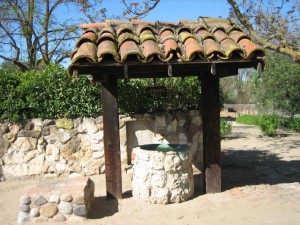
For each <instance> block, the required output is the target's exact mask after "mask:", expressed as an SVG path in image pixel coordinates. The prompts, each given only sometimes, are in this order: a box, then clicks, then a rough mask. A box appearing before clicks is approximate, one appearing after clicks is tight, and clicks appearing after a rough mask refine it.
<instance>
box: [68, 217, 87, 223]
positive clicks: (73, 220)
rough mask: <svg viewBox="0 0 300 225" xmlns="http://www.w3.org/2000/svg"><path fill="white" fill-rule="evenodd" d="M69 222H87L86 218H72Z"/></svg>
mask: <svg viewBox="0 0 300 225" xmlns="http://www.w3.org/2000/svg"><path fill="white" fill-rule="evenodd" d="M68 221H69V222H71V223H72V222H75V223H76V222H77V223H78V222H84V221H86V218H85V217H81V216H70V217H69V219H68Z"/></svg>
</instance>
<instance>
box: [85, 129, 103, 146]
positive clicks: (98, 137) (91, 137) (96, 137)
mask: <svg viewBox="0 0 300 225" xmlns="http://www.w3.org/2000/svg"><path fill="white" fill-rule="evenodd" d="M88 137H89V140H90V142H91V143H92V144H99V143H100V141H101V140H102V139H103V132H97V133H95V134H89V135H88Z"/></svg>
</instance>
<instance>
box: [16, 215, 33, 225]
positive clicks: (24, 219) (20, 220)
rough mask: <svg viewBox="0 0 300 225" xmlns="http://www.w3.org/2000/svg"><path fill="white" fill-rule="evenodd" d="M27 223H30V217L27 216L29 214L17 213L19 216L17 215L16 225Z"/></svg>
mask: <svg viewBox="0 0 300 225" xmlns="http://www.w3.org/2000/svg"><path fill="white" fill-rule="evenodd" d="M29 221H30V215H29V213H27V212H19V215H18V224H19V225H24V224H26V223H27V222H29Z"/></svg>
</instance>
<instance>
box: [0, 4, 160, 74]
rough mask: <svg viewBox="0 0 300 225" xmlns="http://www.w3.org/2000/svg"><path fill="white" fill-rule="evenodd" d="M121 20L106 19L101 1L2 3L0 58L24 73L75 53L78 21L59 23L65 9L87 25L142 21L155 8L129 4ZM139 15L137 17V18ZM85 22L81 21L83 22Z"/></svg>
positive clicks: (149, 5) (105, 11)
mask: <svg viewBox="0 0 300 225" xmlns="http://www.w3.org/2000/svg"><path fill="white" fill-rule="evenodd" d="M120 2H121V3H123V4H124V7H125V8H124V12H123V14H122V15H121V16H120V15H119V16H118V15H110V16H108V15H107V10H106V9H105V8H101V4H102V1H101V0H1V1H0V7H1V10H2V12H1V14H0V58H1V59H3V60H5V61H8V62H11V63H13V64H15V65H17V66H18V67H19V68H20V69H21V70H22V71H26V70H29V69H36V68H39V67H44V66H45V65H49V64H50V63H60V62H62V61H63V60H64V59H66V58H68V57H69V56H70V54H71V52H72V49H71V46H70V40H75V39H77V38H78V37H79V34H78V31H79V30H78V24H79V21H76V20H74V18H66V16H67V15H65V18H66V19H64V20H63V21H61V20H59V18H58V16H57V13H59V12H60V11H59V10H62V9H63V8H66V7H69V8H70V10H72V11H76V12H78V13H81V14H80V15H82V16H83V17H84V16H85V20H86V21H88V22H101V21H103V20H105V19H108V18H111V17H113V18H116V17H118V18H124V17H126V18H128V19H130V18H133V17H136V18H138V17H142V16H143V15H145V14H147V13H148V12H149V11H150V10H151V9H152V8H151V7H155V6H152V5H151V2H153V0H150V1H143V3H141V4H140V3H138V2H132V1H131V2H127V1H125V0H121V1H120ZM135 14H138V15H135ZM81 22H82V20H81Z"/></svg>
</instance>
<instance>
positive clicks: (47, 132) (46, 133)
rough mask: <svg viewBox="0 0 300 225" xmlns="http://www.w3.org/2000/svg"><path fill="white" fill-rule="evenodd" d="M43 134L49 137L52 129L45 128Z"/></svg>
mask: <svg viewBox="0 0 300 225" xmlns="http://www.w3.org/2000/svg"><path fill="white" fill-rule="evenodd" d="M41 132H42V135H43V136H48V135H49V134H50V127H44V128H43V129H42V131H41Z"/></svg>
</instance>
